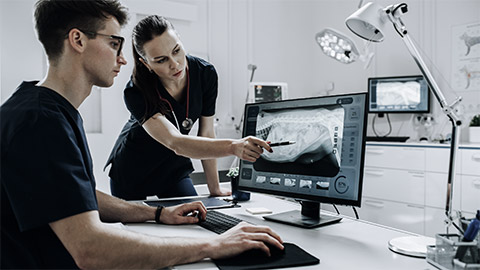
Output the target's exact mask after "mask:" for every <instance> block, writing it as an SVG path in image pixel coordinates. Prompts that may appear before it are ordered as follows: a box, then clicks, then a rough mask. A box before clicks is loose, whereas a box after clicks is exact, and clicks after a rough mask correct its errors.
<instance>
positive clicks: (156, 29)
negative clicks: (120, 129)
mask: <svg viewBox="0 0 480 270" xmlns="http://www.w3.org/2000/svg"><path fill="white" fill-rule="evenodd" d="M168 29H173V30H174V28H173V25H172V24H171V23H170V22H169V21H168V20H167V19H165V18H164V17H162V16H158V15H151V16H148V17H146V18H144V19H143V20H141V21H140V22H138V24H137V25H136V26H135V28H134V29H133V34H132V48H133V58H134V64H135V65H134V67H133V83H134V84H135V85H136V86H137V87H138V88H139V89H140V91H141V92H142V95H143V97H144V99H145V104H146V110H145V114H144V116H143V118H142V119H141V120H140V122H141V123H144V122H145V121H147V120H148V117H150V116H152V115H153V114H155V113H157V112H160V113H161V114H166V113H167V112H169V111H170V108H169V107H168V105H167V104H166V102H165V101H163V100H161V99H160V96H159V94H158V88H159V87H162V86H161V82H160V80H159V79H158V77H157V75H156V74H155V73H154V72H150V70H148V68H147V67H146V66H145V65H144V64H143V63H142V62H140V58H142V59H144V61H146V59H145V51H144V50H143V46H144V45H145V43H147V42H149V41H151V40H152V39H154V38H155V37H157V36H160V35H161V34H163V33H164V32H165V31H167V30H168Z"/></svg>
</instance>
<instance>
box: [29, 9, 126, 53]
mask: <svg viewBox="0 0 480 270" xmlns="http://www.w3.org/2000/svg"><path fill="white" fill-rule="evenodd" d="M109 16H113V17H114V18H116V19H117V21H118V23H119V24H120V26H123V25H125V24H126V23H127V20H128V13H127V9H126V8H125V7H124V6H122V5H121V4H120V2H119V1H118V0H80V1H78V0H77V1H75V0H39V1H37V3H36V4H35V28H36V30H37V34H38V39H39V40H40V42H41V43H42V44H43V47H44V48H45V52H46V53H47V56H48V59H49V60H56V59H57V58H58V57H59V56H60V55H61V53H62V52H63V41H64V40H65V38H66V37H67V34H68V32H69V31H70V30H71V29H72V28H78V29H82V30H84V31H91V32H97V31H98V30H101V29H103V28H104V27H105V21H106V19H107V18H108V17H109ZM91 38H93V37H91Z"/></svg>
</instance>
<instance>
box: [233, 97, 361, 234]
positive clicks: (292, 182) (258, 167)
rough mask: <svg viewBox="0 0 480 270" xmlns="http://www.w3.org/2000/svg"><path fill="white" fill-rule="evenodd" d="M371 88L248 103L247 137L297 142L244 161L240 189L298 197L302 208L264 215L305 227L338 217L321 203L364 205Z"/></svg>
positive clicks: (244, 132) (338, 219)
mask: <svg viewBox="0 0 480 270" xmlns="http://www.w3.org/2000/svg"><path fill="white" fill-rule="evenodd" d="M366 110H367V93H355V94H348V95H339V96H325V97H315V98H305V99H291V100H284V101H277V102H264V103H252V104H246V105H245V116H246V118H245V119H246V120H245V123H244V126H243V136H249V135H253V136H256V137H259V138H261V139H263V140H266V141H270V142H271V143H276V142H289V141H290V142H295V143H293V144H288V145H283V146H278V147H273V153H269V152H267V151H264V153H263V154H262V156H261V157H260V158H259V159H257V161H256V162H255V163H252V162H248V161H241V162H240V177H239V189H241V190H246V191H254V192H260V193H267V194H273V195H279V196H284V197H289V198H294V199H298V200H299V202H300V203H301V206H302V210H301V211H290V212H285V213H279V214H274V215H270V216H265V217H264V218H265V219H268V220H273V221H278V222H282V223H287V224H292V225H296V226H301V227H316V226H320V225H326V224H331V223H335V222H338V221H340V218H338V217H335V216H328V215H320V203H334V204H341V205H352V206H360V202H361V197H362V182H363V180H362V179H363V163H364V151H365V140H364V138H365V130H366V128H365V127H366V121H367V117H366V115H367V114H366Z"/></svg>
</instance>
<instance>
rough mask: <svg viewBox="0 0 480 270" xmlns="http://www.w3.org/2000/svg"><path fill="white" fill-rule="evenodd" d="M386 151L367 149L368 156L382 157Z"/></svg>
mask: <svg viewBox="0 0 480 270" xmlns="http://www.w3.org/2000/svg"><path fill="white" fill-rule="evenodd" d="M383 153H384V151H383V150H382V149H367V154H376V155H381V154H383Z"/></svg>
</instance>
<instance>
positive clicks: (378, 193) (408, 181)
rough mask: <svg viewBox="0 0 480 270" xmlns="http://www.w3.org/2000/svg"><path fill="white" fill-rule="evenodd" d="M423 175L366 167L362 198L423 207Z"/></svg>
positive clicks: (422, 173) (413, 172)
mask: <svg viewBox="0 0 480 270" xmlns="http://www.w3.org/2000/svg"><path fill="white" fill-rule="evenodd" d="M424 192H425V173H424V172H422V171H418V172H415V171H403V170H393V169H382V168H371V167H366V168H365V170H364V177H363V196H367V197H374V198H377V199H385V200H392V201H399V202H405V203H410V204H419V205H424V203H425V201H424V196H425V195H424V194H425V193H424Z"/></svg>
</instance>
